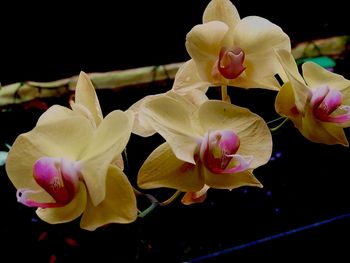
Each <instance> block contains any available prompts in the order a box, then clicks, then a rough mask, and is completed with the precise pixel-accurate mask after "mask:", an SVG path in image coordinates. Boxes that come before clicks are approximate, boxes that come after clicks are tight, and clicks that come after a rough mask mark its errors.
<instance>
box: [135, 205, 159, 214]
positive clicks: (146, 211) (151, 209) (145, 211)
mask: <svg viewBox="0 0 350 263" xmlns="http://www.w3.org/2000/svg"><path fill="white" fill-rule="evenodd" d="M158 204H159V203H158V202H157V203H152V204H151V205H150V206H149V207H147V208H146V209H145V210H143V211H142V212H140V213H139V215H138V217H141V218H142V217H145V216H146V215H148V214H149V213H150V212H152V211H153V210H154V208H156V207H157V206H158Z"/></svg>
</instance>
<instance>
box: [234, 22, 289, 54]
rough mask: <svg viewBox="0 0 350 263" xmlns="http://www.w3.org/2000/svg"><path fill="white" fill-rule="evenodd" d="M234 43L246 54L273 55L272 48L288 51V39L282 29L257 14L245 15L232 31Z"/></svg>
mask: <svg viewBox="0 0 350 263" xmlns="http://www.w3.org/2000/svg"><path fill="white" fill-rule="evenodd" d="M232 37H233V40H234V45H236V46H238V47H240V48H242V49H243V50H244V52H245V53H246V55H248V54H249V55H257V54H265V55H269V56H270V55H271V57H273V55H274V49H276V50H279V49H283V50H286V51H290V50H291V47H290V40H289V37H288V35H287V34H286V33H284V32H283V30H282V29H281V28H280V27H279V26H277V25H275V24H274V23H271V22H270V21H269V20H267V19H265V18H262V17H258V16H247V17H245V18H243V19H242V20H241V21H240V22H239V24H238V25H237V26H236V28H235V30H234V32H233V36H232Z"/></svg>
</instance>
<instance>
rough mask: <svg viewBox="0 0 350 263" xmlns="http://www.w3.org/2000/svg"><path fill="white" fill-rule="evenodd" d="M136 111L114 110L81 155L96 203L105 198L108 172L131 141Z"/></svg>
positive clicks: (85, 178)
mask: <svg viewBox="0 0 350 263" xmlns="http://www.w3.org/2000/svg"><path fill="white" fill-rule="evenodd" d="M132 125H133V114H132V113H131V112H122V111H119V110H115V111H113V112H111V113H110V114H108V115H107V116H106V118H104V119H103V121H102V122H101V124H100V126H99V127H98V128H97V129H96V130H95V132H94V135H93V138H92V139H91V140H90V141H89V142H90V143H89V144H88V146H87V148H86V150H85V152H84V153H83V154H82V155H81V158H80V159H81V173H82V175H83V178H84V181H85V183H86V185H87V188H88V191H89V196H90V197H91V200H92V203H93V205H95V206H97V205H98V204H99V203H100V202H102V200H103V199H104V198H105V193H106V175H107V171H108V167H109V165H110V164H111V163H112V162H113V161H115V160H116V158H117V157H118V156H119V154H120V153H121V152H122V151H123V149H124V148H125V146H126V144H127V143H128V141H129V138H130V134H131V128H132Z"/></svg>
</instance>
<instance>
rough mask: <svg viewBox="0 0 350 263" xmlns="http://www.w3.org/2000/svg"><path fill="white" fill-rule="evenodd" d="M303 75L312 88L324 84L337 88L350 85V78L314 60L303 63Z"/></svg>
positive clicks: (342, 88)
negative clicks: (331, 70)
mask: <svg viewBox="0 0 350 263" xmlns="http://www.w3.org/2000/svg"><path fill="white" fill-rule="evenodd" d="M302 70H303V76H304V79H305V81H306V83H307V84H308V86H309V87H311V88H317V87H320V86H322V85H328V86H329V87H331V88H333V89H337V90H340V91H342V90H344V89H346V88H349V87H350V80H347V79H345V78H344V77H343V76H342V75H339V74H336V73H333V72H330V71H329V70H327V69H325V68H323V67H321V66H319V65H317V64H316V63H313V62H305V63H304V64H303V65H302Z"/></svg>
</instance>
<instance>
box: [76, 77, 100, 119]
mask: <svg viewBox="0 0 350 263" xmlns="http://www.w3.org/2000/svg"><path fill="white" fill-rule="evenodd" d="M75 103H77V104H82V105H83V106H85V107H86V108H87V109H88V110H89V111H90V112H91V113H92V115H93V117H94V120H95V123H96V126H98V125H99V124H100V122H101V121H102V119H103V117H102V111H101V107H100V103H99V101H98V98H97V95H96V91H95V88H94V85H93V84H92V82H91V80H90V78H89V76H88V75H87V74H86V73H85V72H80V75H79V78H78V82H77V87H76V89H75Z"/></svg>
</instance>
